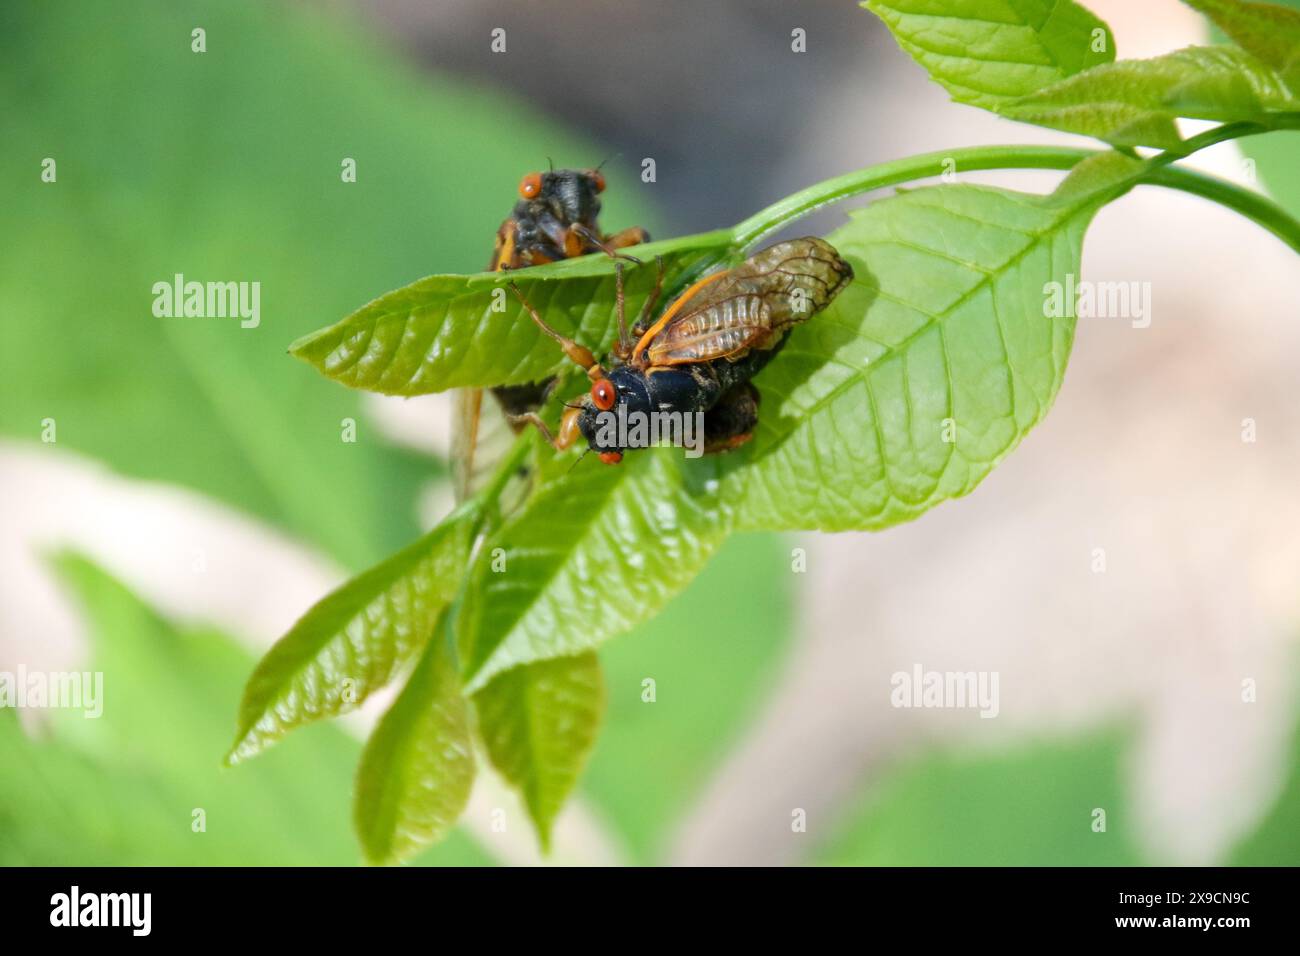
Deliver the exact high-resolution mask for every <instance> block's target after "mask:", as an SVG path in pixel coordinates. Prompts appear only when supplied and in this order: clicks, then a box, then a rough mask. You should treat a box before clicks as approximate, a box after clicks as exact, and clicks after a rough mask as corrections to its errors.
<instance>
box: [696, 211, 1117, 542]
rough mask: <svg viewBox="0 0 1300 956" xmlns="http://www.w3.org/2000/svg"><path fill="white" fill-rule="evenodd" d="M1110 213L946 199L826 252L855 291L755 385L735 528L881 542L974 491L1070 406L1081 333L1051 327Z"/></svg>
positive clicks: (735, 484)
mask: <svg viewBox="0 0 1300 956" xmlns="http://www.w3.org/2000/svg"><path fill="white" fill-rule="evenodd" d="M1099 204H1100V201H1099V200H1096V199H1094V198H1093V197H1091V196H1085V197H1082V198H1081V199H1079V200H1078V201H1076V202H1049V201H1045V200H1044V199H1043V198H1042V197H1038V196H1030V195H1025V194H1023V193H1016V192H1010V191H1006V190H999V189H988V188H983V187H978V186H968V185H955V186H943V187H936V188H928V189H918V190H915V191H912V192H905V193H902V194H900V195H897V196H894V197H892V198H890V199H886V200H884V201H882V202H877V203H874V204H873V205H871V206H868V207H867V208H865V209H863V210H860V211H859V212H857V213H856V214H855V215H854V216H853V218H852V221H851V222H849V223H848V225H846V226H844V227H842V228H841V229H839V230H837V231H836V232H834V233H832V234H831V235H830V236H828V237H827V238H828V240H829V241H830V242H831V243H832V244H833V245H834V246H835V247H836V248H837V249H838V250H839V251H840V254H841V255H843V256H844V257H845V258H846V259H848V260H849V262H850V264H851V265H852V266H853V268H854V271H855V272H856V278H855V279H854V282H853V284H852V286H851V287H850V288H849V289H848V290H847V291H845V292H844V293H843V294H841V295H840V297H839V298H838V299H836V300H835V302H834V303H832V305H831V307H830V308H829V309H828V310H827V311H826V312H825V313H823V314H822V315H821V316H818V317H816V318H814V319H813V320H812V321H810V322H807V323H805V324H804V325H802V326H799V327H798V328H796V329H795V330H794V332H793V333H792V334H791V336H790V341H789V342H788V343H787V345H786V347H785V349H784V351H783V352H782V353H781V355H780V356H779V357H778V358H777V359H776V360H775V361H773V362H772V364H771V365H770V366H769V367H768V369H767V370H765V372H764V373H763V374H762V375H761V376H759V378H758V380H757V381H758V384H759V386H760V390H761V391H762V394H763V404H762V415H761V417H760V420H759V427H758V430H757V432H756V434H755V437H754V440H753V441H752V442H751V443H750V444H749V445H748V446H746V448H745V449H744V450H743V452H742V455H741V456H740V457H739V458H738V459H737V460H735V461H733V462H728V464H729V465H734V467H731V468H730V469H729V472H728V474H727V475H726V477H725V479H724V482H723V488H722V491H721V497H722V499H723V500H724V501H726V502H728V504H729V506H730V507H731V508H732V509H733V510H734V512H735V525H734V526H735V527H736V528H737V529H752V530H760V529H789V530H798V529H816V530H821V531H845V530H877V529H881V528H887V527H889V526H890V525H894V524H897V523H899V522H901V521H907V520H910V519H912V518H915V517H917V516H919V515H920V514H922V513H923V512H925V511H926V510H928V509H929V508H931V507H933V506H934V505H936V504H938V503H939V502H941V501H944V500H946V499H948V498H955V497H958V496H960V495H964V494H967V493H968V492H970V491H971V490H972V489H974V487H975V486H976V485H977V484H978V483H979V482H980V481H981V480H982V479H983V478H984V476H985V475H987V474H988V473H989V472H990V471H991V470H992V469H993V467H994V466H995V465H996V464H997V463H998V462H1000V461H1001V460H1002V458H1003V457H1005V456H1006V455H1007V454H1008V453H1009V452H1010V451H1011V449H1013V448H1014V447H1015V446H1016V445H1017V444H1018V443H1019V441H1020V440H1021V438H1023V437H1024V435H1025V434H1026V433H1027V432H1028V431H1029V429H1030V428H1032V427H1033V426H1034V425H1035V424H1036V423H1037V422H1038V421H1039V420H1040V419H1041V418H1042V417H1043V415H1045V414H1046V412H1047V410H1048V408H1049V407H1050V406H1051V403H1052V400H1053V399H1054V398H1055V397H1056V392H1057V389H1058V388H1059V387H1060V384H1061V380H1062V377H1063V376H1064V374H1065V366H1066V361H1067V360H1068V358H1069V354H1070V346H1071V343H1072V341H1073V338H1074V319H1073V318H1072V317H1070V316H1069V315H1061V316H1055V317H1052V316H1049V315H1048V314H1047V312H1048V309H1047V308H1046V303H1047V295H1046V293H1047V289H1048V286H1047V284H1048V283H1051V282H1057V283H1062V284H1063V283H1064V282H1065V280H1066V276H1067V275H1068V274H1073V275H1075V276H1077V275H1078V273H1079V259H1080V249H1081V245H1082V239H1083V233H1084V229H1085V228H1086V226H1087V224H1088V222H1089V220H1090V219H1091V218H1092V215H1093V213H1094V211H1095V210H1096V208H1097V206H1098V205H1099ZM948 432H951V434H947V433H948ZM947 438H950V439H951V440H945V439H947Z"/></svg>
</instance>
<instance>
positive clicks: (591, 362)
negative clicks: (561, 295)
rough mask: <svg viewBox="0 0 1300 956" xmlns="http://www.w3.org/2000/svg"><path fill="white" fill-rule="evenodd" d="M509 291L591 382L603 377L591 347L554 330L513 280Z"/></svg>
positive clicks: (602, 371) (603, 373)
mask: <svg viewBox="0 0 1300 956" xmlns="http://www.w3.org/2000/svg"><path fill="white" fill-rule="evenodd" d="M510 291H511V292H513V293H514V294H515V296H516V297H517V298H518V299H519V301H520V302H521V303H523V306H524V308H525V309H527V310H528V314H529V315H531V316H532V317H533V321H534V322H535V323H537V327H538V328H539V329H541V330H542V331H543V332H545V333H546V334H547V335H549V336H550V337H551V338H553V339H555V341H556V342H558V343H559V345H560V348H561V349H563V350H564V354H565V355H566V356H568V358H569V361H571V362H573V363H574V364H575V365H577V366H579V367H580V368H581V369H582V370H583V371H584V372H586V373H587V377H588V378H590V379H591V380H592V381H593V382H595V381H598V380H600V379H602V378H604V377H605V370H604V369H602V368H601V367H600V363H599V362H598V361H596V356H594V355H592V354H591V349H589V348H587V347H586V346H585V345H579V344H578V343H577V342H575V341H573V339H571V338H569V337H568V336H564V335H561V334H560V333H559V332H557V331H555V329H553V328H551V327H550V326H549V325H547V324H546V321H545V320H544V319H543V318H542V317H541V315H539V314H538V312H537V310H536V309H534V308H533V306H532V304H531V303H530V302H529V301H528V300H527V299H526V298H524V294H523V293H522V292H521V291H519V286H517V285H515V283H513V282H512V283H510Z"/></svg>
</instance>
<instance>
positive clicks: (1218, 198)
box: [735, 120, 1300, 252]
mask: <svg viewBox="0 0 1300 956" xmlns="http://www.w3.org/2000/svg"><path fill="white" fill-rule="evenodd" d="M1277 128H1287V129H1290V128H1296V124H1292V123H1291V122H1290V121H1289V120H1288V121H1287V122H1284V123H1280V124H1279V125H1278V127H1277ZM1269 131H1270V127H1265V126H1261V125H1260V124H1258V123H1230V124H1226V125H1224V126H1219V127H1216V128H1215V129H1212V130H1207V131H1206V132H1205V133H1202V134H1200V135H1199V136H1194V137H1192V138H1191V139H1189V140H1188V141H1187V143H1186V144H1185V147H1186V148H1185V149H1184V150H1182V151H1180V152H1179V153H1177V154H1172V153H1169V152H1165V153H1160V154H1158V155H1156V156H1154V157H1152V158H1151V159H1148V160H1146V161H1145V162H1146V164H1147V168H1146V169H1145V170H1143V172H1142V173H1141V175H1140V177H1139V178H1138V182H1139V183H1141V184H1150V185H1154V186H1164V187H1166V188H1168V189H1178V190H1182V191H1183V192H1188V193H1192V194H1193V195H1197V196H1202V197H1204V198H1207V199H1212V200H1214V201H1215V202H1218V203H1220V204H1222V205H1224V206H1227V207H1228V208H1230V209H1233V210H1235V211H1236V212H1238V213H1240V214H1241V215H1243V216H1245V217H1246V218H1248V219H1250V220H1252V221H1253V222H1255V223H1257V224H1259V225H1260V226H1262V227H1264V228H1265V229H1267V230H1269V231H1270V232H1272V233H1273V234H1274V235H1275V236H1277V237H1278V238H1279V239H1281V240H1282V241H1283V242H1285V243H1286V244H1287V245H1289V246H1290V247H1291V248H1293V249H1295V250H1296V251H1298V252H1300V222H1297V221H1296V220H1295V219H1294V218H1293V217H1291V216H1290V215H1288V214H1287V213H1286V212H1285V211H1284V210H1283V209H1281V208H1280V207H1278V206H1277V205H1276V204H1275V203H1273V202H1271V201H1269V200H1268V199H1267V198H1265V197H1263V196H1261V195H1260V194H1258V193H1255V192H1251V191H1250V190H1247V189H1243V188H1241V187H1240V186H1237V185H1235V184H1233V183H1230V182H1227V181H1225V180H1221V179H1216V178H1214V177H1211V176H1206V175H1204V174H1202V173H1196V172H1192V171H1191V170H1186V169H1180V168H1177V167H1173V166H1171V165H1170V164H1171V163H1173V162H1174V161H1176V160H1178V159H1181V158H1183V157H1184V156H1186V155H1189V154H1190V153H1192V152H1195V151H1196V150H1198V149H1204V148H1205V147H1206V146H1212V145H1214V144H1216V143H1221V142H1225V141H1227V140H1230V139H1236V138H1238V137H1241V136H1252V135H1255V134H1257V133H1263V132H1269ZM1099 152H1100V151H1099V150H1088V149H1075V148H1071V147H1066V146H972V147H968V148H965V149H950V150H944V151H942V152H935V153H923V154H921V155H919V156H909V157H908V158H906V159H898V160H893V161H892V162H888V163H880V164H879V165H876V166H870V167H868V168H866V169H860V170H856V171H855V172H852V173H847V174H845V175H843V176H837V177H835V178H834V179H827V180H824V181H823V182H820V183H817V184H816V185H814V186H810V187H808V188H807V189H804V190H801V191H799V192H797V193H795V194H794V195H792V196H787V197H786V198H785V199H782V200H781V201H780V202H778V203H774V204H773V205H771V206H768V207H767V208H766V209H764V210H762V211H760V212H758V213H756V214H754V215H753V216H750V217H749V218H748V219H746V220H745V221H744V222H742V223H740V224H739V225H738V226H736V229H735V236H736V244H737V245H738V246H739V247H741V248H748V247H750V246H753V245H754V244H755V243H757V242H758V241H759V240H761V239H762V238H763V237H764V236H767V235H770V234H771V233H773V232H775V231H777V230H778V229H781V228H783V227H784V226H786V225H788V224H789V223H791V222H794V221H795V220H796V219H799V218H802V217H803V216H806V215H808V214H809V213H811V212H813V211H815V210H817V209H820V208H822V207H823V206H827V205H830V204H831V203H836V202H840V201H841V200H844V199H850V198H852V197H854V196H860V195H862V194H863V193H868V192H872V191H874V190H877V189H883V188H885V187H888V186H895V185H898V184H900V183H906V182H912V181H914V180H918V179H926V178H930V177H933V176H940V175H942V174H944V173H946V172H963V173H968V172H978V171H981V170H992V169H1056V170H1066V169H1072V168H1073V167H1074V166H1075V164H1077V163H1078V162H1079V161H1080V160H1083V159H1087V158H1088V157H1089V156H1095V155H1098V154H1099Z"/></svg>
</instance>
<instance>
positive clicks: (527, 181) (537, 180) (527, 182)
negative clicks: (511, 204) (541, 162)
mask: <svg viewBox="0 0 1300 956" xmlns="http://www.w3.org/2000/svg"><path fill="white" fill-rule="evenodd" d="M541 191H542V174H541V173H529V174H528V175H527V176H525V177H524V178H523V179H522V180H520V182H519V195H521V196H523V197H524V198H525V199H532V198H533V197H534V196H536V195H537V194H538V193H540V192H541Z"/></svg>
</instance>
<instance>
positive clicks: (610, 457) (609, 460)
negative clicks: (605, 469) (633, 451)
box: [600, 451, 623, 465]
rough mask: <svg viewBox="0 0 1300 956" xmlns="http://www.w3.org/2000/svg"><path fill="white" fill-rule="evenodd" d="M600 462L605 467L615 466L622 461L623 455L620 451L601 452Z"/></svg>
mask: <svg viewBox="0 0 1300 956" xmlns="http://www.w3.org/2000/svg"><path fill="white" fill-rule="evenodd" d="M600 460H601V461H603V462H604V463H605V464H607V465H617V464H618V463H619V462H620V461H622V460H623V453H622V452H621V451H602V452H601V453H600Z"/></svg>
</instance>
